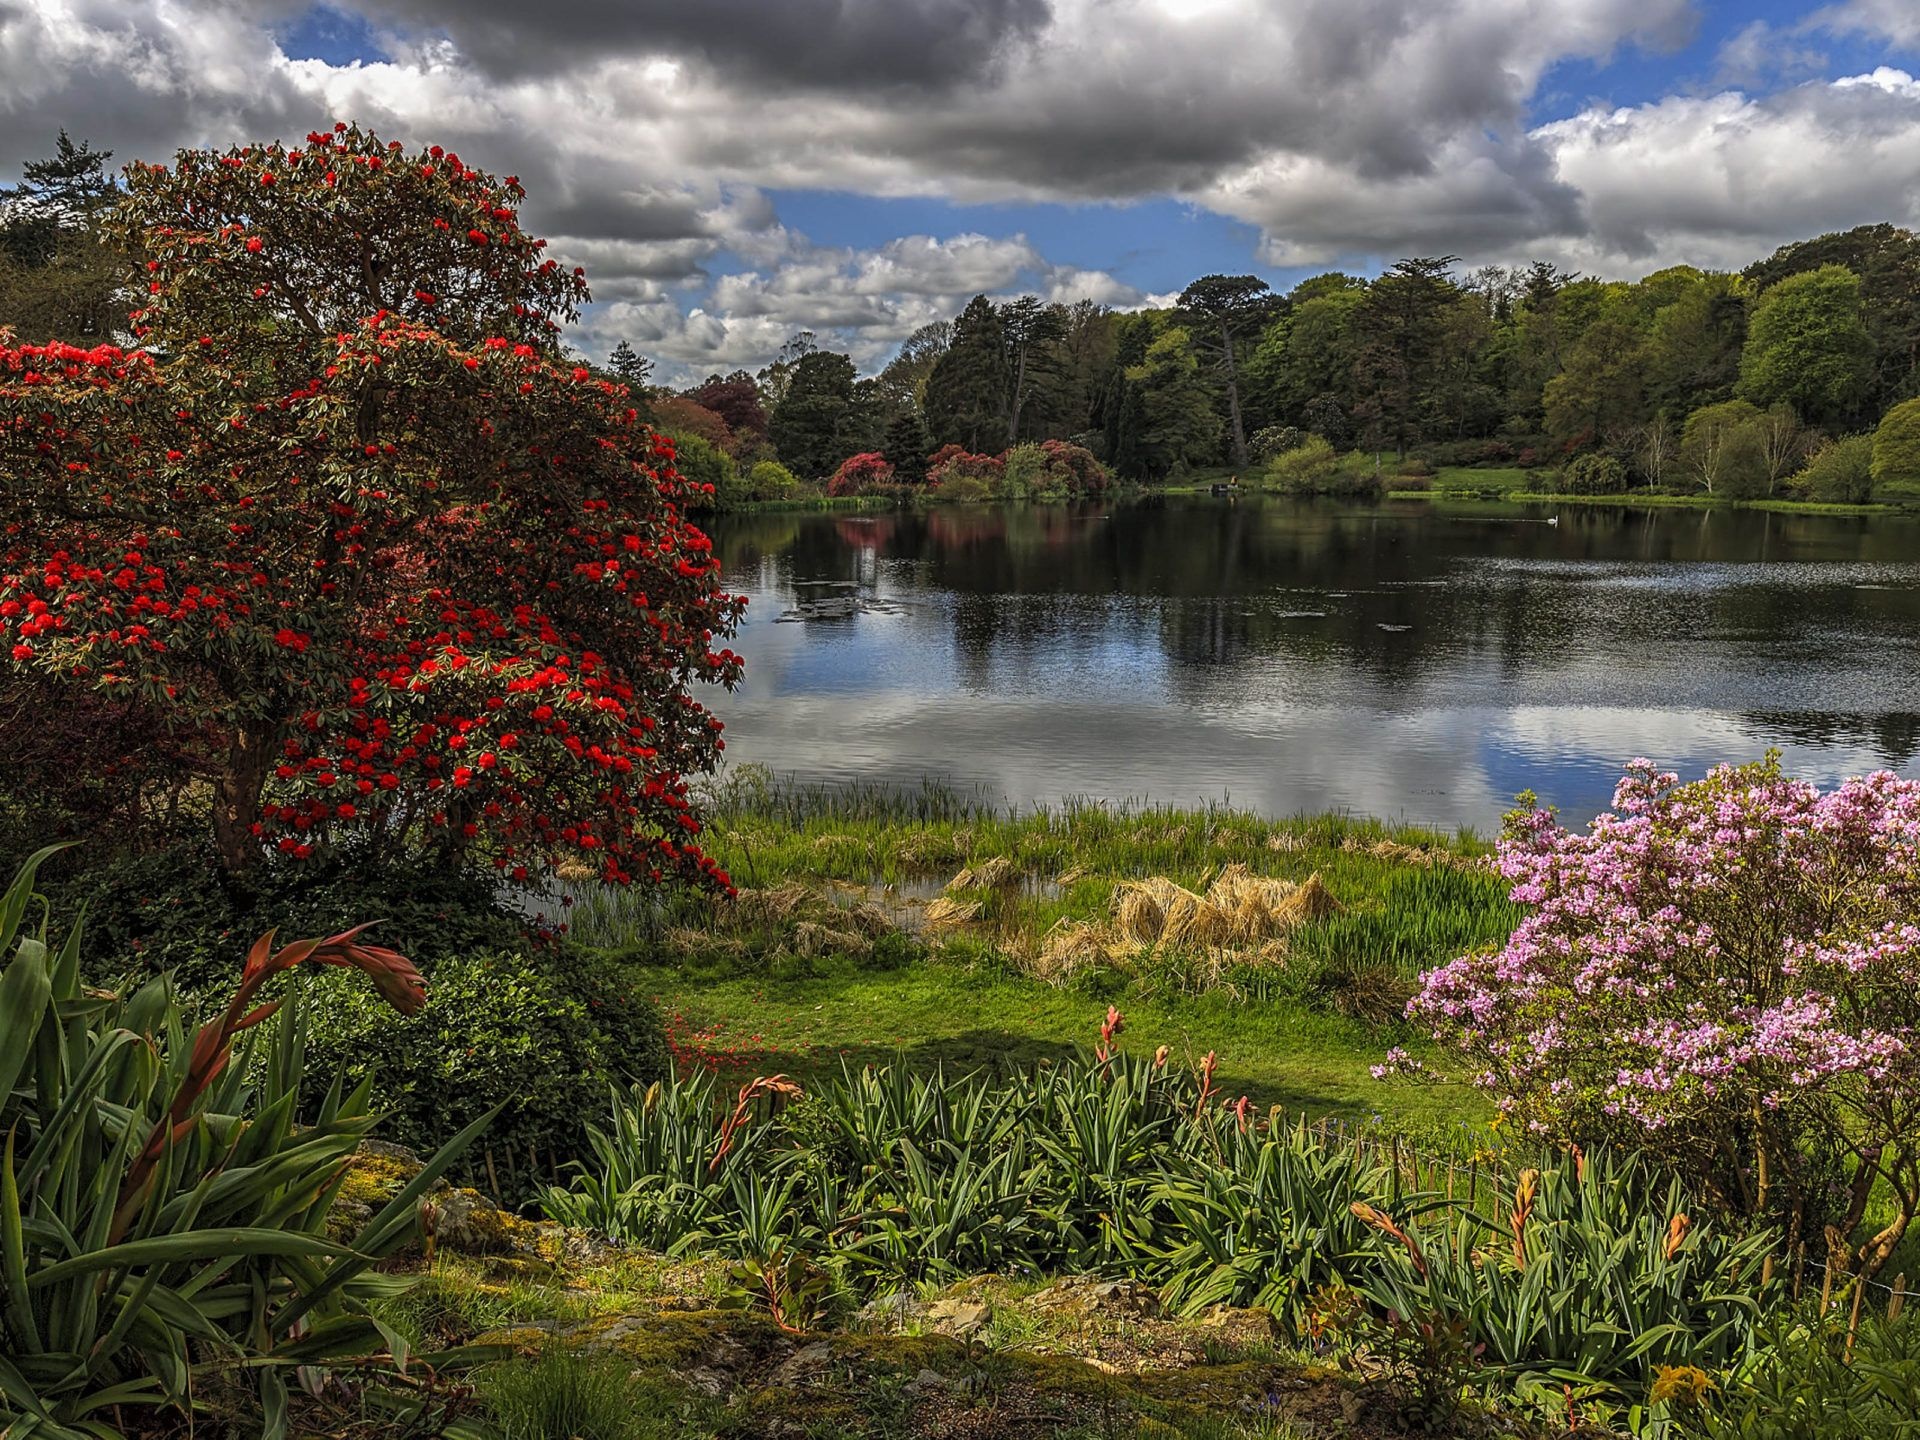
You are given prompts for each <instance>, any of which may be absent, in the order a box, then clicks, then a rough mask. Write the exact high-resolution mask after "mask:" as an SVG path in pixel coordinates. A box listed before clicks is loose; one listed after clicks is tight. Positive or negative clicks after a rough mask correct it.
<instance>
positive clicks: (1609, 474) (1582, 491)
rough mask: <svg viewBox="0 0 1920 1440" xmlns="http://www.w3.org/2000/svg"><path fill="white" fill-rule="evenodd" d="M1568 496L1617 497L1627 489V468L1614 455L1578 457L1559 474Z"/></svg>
mask: <svg viewBox="0 0 1920 1440" xmlns="http://www.w3.org/2000/svg"><path fill="white" fill-rule="evenodd" d="M1560 488H1561V489H1562V490H1565V491H1566V492H1567V493H1568V494H1569V495H1618V494H1620V493H1622V492H1623V491H1624V490H1625V489H1626V488H1627V467H1626V466H1625V465H1623V464H1621V463H1620V460H1619V458H1618V457H1617V456H1614V455H1595V454H1588V455H1578V456H1575V457H1574V459H1573V460H1571V461H1570V462H1568V465H1567V468H1566V469H1564V470H1562V471H1561V472H1560Z"/></svg>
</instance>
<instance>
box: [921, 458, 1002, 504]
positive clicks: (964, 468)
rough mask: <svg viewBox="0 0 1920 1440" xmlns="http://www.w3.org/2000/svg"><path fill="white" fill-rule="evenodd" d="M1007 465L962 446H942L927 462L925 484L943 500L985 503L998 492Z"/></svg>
mask: <svg viewBox="0 0 1920 1440" xmlns="http://www.w3.org/2000/svg"><path fill="white" fill-rule="evenodd" d="M1005 472H1006V466H1005V465H1003V464H1002V463H1001V462H1000V461H999V460H997V459H995V458H994V457H993V456H991V455H975V454H973V453H971V452H969V451H968V450H967V449H966V448H965V447H964V446H960V445H943V446H941V447H940V448H939V449H938V450H936V451H934V452H933V454H932V455H931V456H929V457H928V459H927V484H928V485H929V486H932V487H934V488H936V489H938V490H939V491H940V496H941V498H942V499H943V500H987V499H991V498H992V497H993V496H995V495H997V494H999V493H1000V487H1001V482H1002V479H1003V477H1004V475H1005Z"/></svg>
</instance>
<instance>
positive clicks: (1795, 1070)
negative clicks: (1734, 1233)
mask: <svg viewBox="0 0 1920 1440" xmlns="http://www.w3.org/2000/svg"><path fill="white" fill-rule="evenodd" d="M1498 864H1499V868H1500V871H1501V873H1502V874H1503V875H1504V876H1506V878H1507V879H1509V880H1511V881H1512V882H1513V890H1512V896H1513V899H1514V900H1516V901H1518V902H1520V903H1523V904H1528V905H1532V906H1535V907H1537V908H1536V909H1535V910H1534V912H1533V913H1532V914H1531V915H1529V916H1528V918H1527V919H1526V920H1525V921H1523V922H1522V923H1521V925H1520V927H1519V928H1518V929H1517V930H1515V931H1514V932H1513V935H1512V937H1511V938H1510V939H1509V940H1508V941H1507V944H1506V946H1505V948H1504V949H1501V950H1498V951H1495V952H1492V953H1483V954H1475V955H1467V956H1463V957H1461V958H1460V959H1458V960H1455V961H1453V962H1452V963H1451V964H1448V965H1444V966H1441V967H1440V968H1439V969H1437V970H1434V971H1431V972H1429V973H1428V974H1427V975H1426V976H1425V977H1424V981H1423V988H1422V990H1421V992H1420V994H1419V995H1418V996H1416V997H1415V999H1414V1000H1413V1002H1412V1003H1411V1004H1410V1005H1409V1006H1408V1014H1409V1016H1410V1017H1412V1018H1413V1019H1415V1020H1416V1021H1419V1022H1422V1023H1423V1024H1424V1025H1426V1026H1427V1027H1429V1028H1430V1029H1431V1031H1432V1033H1433V1035H1434V1038H1435V1039H1436V1040H1438V1041H1440V1042H1441V1043H1442V1044H1443V1045H1444V1046H1446V1047H1447V1048H1448V1049H1450V1050H1451V1051H1453V1052H1454V1053H1455V1054H1456V1055H1458V1056H1460V1057H1461V1058H1463V1059H1464V1060H1465V1061H1466V1062H1467V1066H1468V1068H1469V1071H1470V1072H1471V1075H1472V1079H1473V1083H1475V1084H1477V1085H1478V1086H1480V1087H1481V1088H1482V1089H1484V1090H1486V1091H1488V1092H1490V1093H1492V1094H1493V1095H1494V1096H1496V1097H1497V1099H1498V1102H1499V1106H1500V1109H1501V1111H1502V1112H1503V1114H1505V1115H1506V1116H1507V1117H1508V1118H1509V1119H1510V1120H1512V1121H1514V1122H1517V1123H1519V1124H1521V1125H1523V1126H1525V1127H1526V1128H1527V1129H1528V1130H1529V1131H1531V1132H1533V1133H1535V1134H1537V1135H1540V1136H1542V1137H1546V1138H1551V1139H1555V1140H1559V1141H1562V1142H1571V1143H1582V1144H1589V1143H1593V1142H1595V1141H1610V1142H1615V1143H1621V1144H1626V1145H1632V1146H1636V1147H1638V1148H1640V1149H1642V1150H1644V1151H1646V1152H1647V1153H1649V1154H1650V1155H1653V1156H1655V1157H1657V1158H1659V1159H1661V1160H1663V1161H1664V1162H1665V1163H1667V1164H1669V1165H1671V1166H1673V1167H1674V1168H1676V1169H1678V1170H1681V1171H1683V1172H1684V1173H1687V1174H1688V1175H1689V1176H1690V1177H1692V1178H1693V1179H1695V1180H1696V1181H1699V1182H1704V1183H1706V1184H1707V1185H1709V1186H1711V1187H1713V1188H1714V1189H1715V1190H1716V1191H1717V1192H1718V1194H1719V1196H1720V1198H1721V1199H1722V1200H1723V1201H1724V1202H1725V1203H1727V1204H1728V1205H1729V1206H1730V1207H1732V1208H1734V1209H1736V1210H1739V1211H1741V1212H1743V1213H1746V1214H1749V1215H1755V1216H1761V1215H1764V1216H1768V1217H1771V1218H1775V1219H1777V1220H1779V1221H1781V1222H1783V1223H1784V1224H1785V1225H1786V1226H1787V1230H1788V1233H1789V1235H1794V1234H1801V1233H1805V1230H1806V1228H1807V1227H1808V1226H1810V1225H1814V1224H1817V1223H1819V1222H1821V1221H1825V1222H1826V1238H1827V1242H1828V1245H1829V1247H1830V1248H1831V1249H1832V1250H1833V1251H1834V1252H1835V1253H1836V1255H1837V1258H1838V1259H1840V1260H1841V1261H1842V1262H1847V1263H1851V1262H1856V1261H1857V1263H1858V1264H1859V1265H1860V1267H1861V1268H1862V1270H1863V1272H1865V1273H1872V1272H1873V1271H1875V1270H1877V1269H1878V1268H1879V1267H1880V1266H1881V1265H1882V1264H1884V1263H1885V1261H1886V1259H1887V1257H1888V1255H1889V1254H1890V1253H1891V1252H1892V1251H1893V1249H1894V1247H1895V1246H1896V1245H1897V1244H1898V1243H1899V1242H1900V1239H1901V1237H1902V1236H1903V1235H1904V1234H1905V1232H1906V1229H1907V1227H1908V1225H1909V1223H1910V1221H1911V1220H1912V1218H1913V1215H1914V1212H1915V1208H1916V1203H1917V1202H1920V1028H1917V1027H1920V784H1916V783H1915V782H1913V781H1908V780H1901V779H1899V778H1897V777H1896V776H1894V775H1891V774H1887V773H1881V774H1876V775H1869V776H1867V777H1866V778H1865V779H1860V780H1850V781H1848V782H1847V783H1846V784H1844V785H1841V786H1840V787H1839V788H1837V789H1835V790H1832V791H1829V792H1827V793H1826V794H1822V793H1820V791H1818V790H1817V789H1815V788H1814V787H1813V786H1811V785H1807V784H1803V783H1801V782H1799V781H1795V780H1792V779H1789V778H1787V777H1786V776H1785V775H1783V774H1782V773H1781V772H1780V768H1779V763H1778V758H1777V756H1769V757H1768V759H1767V761H1766V762H1765V763H1764V764H1759V765H1748V766H1740V767H1735V766H1721V767H1719V768H1717V769H1714V770H1712V771H1710V772H1709V773H1708V775H1707V776H1706V778H1705V779H1704V780H1701V781H1698V782H1696V783H1693V784H1687V785H1682V784H1680V783H1679V781H1678V777H1677V776H1674V775H1672V774H1662V773H1658V772H1656V771H1655V769H1654V767H1653V765H1652V764H1651V762H1649V761H1646V760H1635V761H1633V762H1632V763H1631V764H1629V765H1628V767H1627V771H1626V774H1625V776H1624V777H1623V778H1622V779H1621V781H1620V784H1619V787H1618V788H1617V789H1616V791H1615V793H1614V810H1613V812H1611V813H1608V814H1603V815H1601V816H1600V817H1599V818H1597V819H1596V820H1595V821H1594V822H1593V824H1592V825H1591V826H1590V827H1589V828H1588V829H1587V830H1586V831H1585V832H1584V833H1581V832H1575V831H1569V830H1567V829H1565V828H1563V827H1562V826H1561V825H1560V824H1559V823H1558V822H1557V821H1556V819H1555V818H1554V816H1553V815H1552V813H1551V812H1549V811H1546V810H1541V809H1525V810H1521V811H1516V812H1515V813H1514V814H1513V815H1511V816H1509V817H1508V824H1507V830H1506V834H1505V836H1504V838H1503V840H1502V842H1501V845H1500V849H1499V855H1498ZM1396 1063H1398V1064H1401V1065H1403V1066H1404V1063H1405V1062H1404V1061H1399V1060H1397V1059H1396V1058H1395V1057H1390V1058H1389V1066H1390V1067H1391V1066H1393V1065H1395V1064H1396ZM1383 1068H1386V1067H1383ZM1823 1158H1824V1159H1825V1161H1826V1162H1827V1163H1826V1164H1824V1165H1823V1164H1822V1163H1821V1162H1822V1160H1823ZM1832 1164H1838V1165H1839V1166H1840V1167H1841V1168H1842V1175H1843V1178H1844V1183H1843V1184H1842V1185H1841V1186H1839V1187H1838V1189H1837V1194H1829V1193H1828V1190H1829V1188H1830V1187H1828V1186H1827V1185H1826V1184H1825V1183H1824V1182H1825V1180H1826V1179H1827V1178H1828V1177H1829V1176H1831V1174H1832V1169H1831V1165H1832ZM1877 1184H1880V1185H1883V1187H1884V1190H1885V1193H1886V1194H1887V1196H1888V1197H1889V1199H1891V1201H1892V1202H1893V1206H1892V1208H1893V1212H1894V1213H1893V1216H1892V1218H1891V1219H1890V1220H1888V1221H1887V1223H1886V1224H1885V1225H1884V1226H1883V1227H1882V1228H1881V1229H1880V1230H1879V1231H1878V1233H1876V1234H1874V1235H1873V1236H1871V1237H1870V1238H1869V1239H1868V1240H1867V1241H1866V1242H1865V1243H1864V1245H1863V1246H1862V1247H1861V1248H1860V1250H1859V1253H1858V1254H1857V1255H1856V1254H1854V1253H1853V1252H1852V1249H1851V1246H1850V1244H1849V1239H1850V1237H1851V1236H1852V1235H1853V1233H1854V1232H1855V1230H1856V1229H1857V1228H1858V1227H1859V1226H1860V1224H1861V1221H1862V1219H1863V1218H1864V1216H1865V1213H1866V1206H1867V1200H1868V1196H1869V1194H1870V1192H1872V1191H1873V1190H1874V1188H1875V1186H1876V1185H1877Z"/></svg>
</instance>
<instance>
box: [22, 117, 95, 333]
mask: <svg viewBox="0 0 1920 1440" xmlns="http://www.w3.org/2000/svg"><path fill="white" fill-rule="evenodd" d="M112 155H113V152H112V151H110V150H95V149H94V148H93V147H92V146H91V145H90V144H88V143H86V142H85V141H82V142H81V143H80V144H78V145H76V144H75V143H74V142H73V139H72V138H71V137H70V136H69V135H68V134H67V132H66V131H64V130H62V131H61V132H60V138H59V140H58V142H57V144H56V149H55V153H54V154H53V155H52V156H50V157H49V158H47V159H45V160H30V161H28V162H27V163H26V164H25V165H23V166H22V167H21V176H22V178H21V182H20V183H19V184H18V185H15V186H12V187H11V188H0V325H8V326H11V327H12V328H13V329H14V330H15V331H16V333H17V335H18V337H19V338H20V339H23V340H66V341H69V342H76V343H89V344H91V343H97V342H98V341H101V340H106V339H109V338H111V337H112V335H113V333H114V331H115V330H116V329H118V328H124V327H123V325H122V322H123V321H124V320H125V319H126V303H125V300H124V298H123V290H122V287H123V285H124V283H125V279H124V277H125V259H124V256H123V255H122V253H121V252H120V251H119V250H118V249H117V248H116V247H115V246H114V245H113V244H112V243H111V242H110V241H109V240H108V237H107V235H106V233H105V229H104V223H103V222H104V221H105V219H106V218H107V214H108V212H109V209H110V207H111V205H112V203H113V201H114V199H115V197H116V196H117V195H118V193H119V192H118V190H117V189H116V188H115V186H114V182H113V180H112V178H111V177H110V176H109V175H108V174H107V170H106V166H107V161H108V160H110V159H111V158H112Z"/></svg>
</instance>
